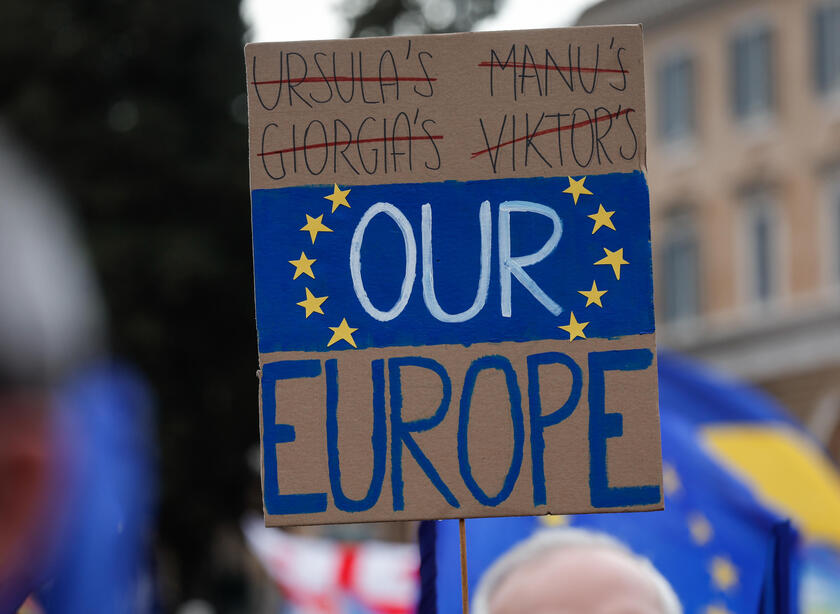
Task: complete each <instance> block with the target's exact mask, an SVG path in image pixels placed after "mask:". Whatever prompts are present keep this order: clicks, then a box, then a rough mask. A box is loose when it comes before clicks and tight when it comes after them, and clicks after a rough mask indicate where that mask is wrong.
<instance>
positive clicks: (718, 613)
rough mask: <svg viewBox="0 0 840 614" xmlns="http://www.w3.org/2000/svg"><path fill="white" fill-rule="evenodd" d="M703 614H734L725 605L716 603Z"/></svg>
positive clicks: (707, 607)
mask: <svg viewBox="0 0 840 614" xmlns="http://www.w3.org/2000/svg"><path fill="white" fill-rule="evenodd" d="M703 614H732V612H730V611H729V610H728V609H727V608H726V606H725V605H723V604H721V603H716V604H713V605H709V606H706V609H705V610H703Z"/></svg>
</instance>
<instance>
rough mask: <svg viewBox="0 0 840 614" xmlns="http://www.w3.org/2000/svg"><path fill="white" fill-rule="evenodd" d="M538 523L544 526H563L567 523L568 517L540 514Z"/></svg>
mask: <svg viewBox="0 0 840 614" xmlns="http://www.w3.org/2000/svg"><path fill="white" fill-rule="evenodd" d="M540 523H542V524H543V525H544V526H546V527H565V526H567V525H568V524H569V517H568V516H559V515H557V514H546V515H545V516H540Z"/></svg>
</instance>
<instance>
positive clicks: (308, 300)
mask: <svg viewBox="0 0 840 614" xmlns="http://www.w3.org/2000/svg"><path fill="white" fill-rule="evenodd" d="M349 194H350V189H349V188H348V189H346V190H342V189H341V188H339V187H338V185H337V184H333V193H332V194H328V195H327V196H324V198H325V199H327V200H328V201H330V202H331V203H332V210H331V211H330V214H333V213H335V212H336V210H337V209H338V208H339V207H347V208H348V209H349V208H350V203H349V202H347V196H348V195H349ZM305 215H306V224H304V225H303V227H302V228H301V229H300V230H301V232H306V233H309V239H310V241H311V244H312V245H315V241H316V240H317V239H318V235H319V234H320V233H327V232H332V231H333V230H332V228H330V227H329V226H327V225H326V224H325V223H324V215H325V214H324V213H322V214H321V215H319V216H318V217H312V216H311V215H309V214H308V213H306V214H305ZM317 261H318V259H317V258H310V257H309V256H307V255H306V252H305V251H303V250H301V252H300V257H299V258H297V259H296V260H289V264H291V265H292V266H293V267H295V271H294V273H293V274H292V281H294V280H295V279H297V278H298V277H300V276H301V275H305V276H307V277H310V278H312V279H315V278H316V277H315V270H314V269H313V265H314V264H315V263H316V262H317ZM303 290H304V299H303V300H302V301H300V302H298V303H295V304H296V305H298V306H300V307H303V310H304V314H303V317H304V318H309V316H311V315H312V314H315V313H317V314H320V315H325V314H324V309H323V304H324V302H325V301H326V300H327V299H328V298H329V296H315V295H314V294H313V293H312V291H311V290H310V289H309V287H308V286H304V288H303ZM327 328H328V329H330V330H331V331H332V336H331V337H330V339H329V341H327V347H330V346H332V345H333V344H335V343H338V342H339V341H344V342H346V343H348V344H349V345H351V346H353V347H357V346H356V341H355V340H354V339H353V333H355V332H356V331H357V330H359V329H358V328H353V327H352V326H350V325H349V324H348V323H347V318H343V317H342V318H341V322H340V323H339V324H338V326H328V327H327Z"/></svg>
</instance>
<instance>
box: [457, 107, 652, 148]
mask: <svg viewBox="0 0 840 614" xmlns="http://www.w3.org/2000/svg"><path fill="white" fill-rule="evenodd" d="M635 110H636V109H624V110H622V111H618V112H616V113H613V114H611V115H602V116H601V117H596V118H595V119H587V120H584V121H580V122H577V123H576V124H566V125H565V126H558V127H557V128H548V129H546V130H540V131H539V132H534V133H533V134H526V135H525V136H520V137H518V138H515V139H511V140H510V141H505V142H504V143H499V144H498V145H493V147H488V148H487V149H482V150H481V151H475V152H473V153H472V154H471V155H470V158H477V157H478V156H480V155H481V154H486V153H490V152H491V151H494V150H496V149H501V148H502V147H506V146H508V145H512V144H513V143H518V142H519V141H524V140H526V139H534V138H536V137H538V136H544V135H546V134H554V133H555V132H562V131H563V130H571V129H572V128H583V127H584V126H588V125H589V124H594V123H595V122H602V121H604V120H607V119H615V118H617V117H621V116H622V115H624V114H625V113H630V112H631V111H634V112H635Z"/></svg>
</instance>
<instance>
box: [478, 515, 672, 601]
mask: <svg viewBox="0 0 840 614" xmlns="http://www.w3.org/2000/svg"><path fill="white" fill-rule="evenodd" d="M681 611H682V610H681V607H680V605H679V601H678V600H677V598H676V595H675V594H674V592H673V589H671V587H670V585H669V584H668V582H667V580H665V578H663V577H662V575H661V574H659V572H658V571H656V569H655V568H654V567H653V565H651V564H650V562H649V561H647V559H643V558H641V557H638V556H636V555H635V554H634V553H632V552H631V551H630V550H629V549H627V548H626V547H624V546H623V545H622V544H621V543H619V542H617V541H616V540H614V539H612V538H610V537H608V536H606V535H602V534H599V533H592V532H589V531H582V530H580V529H557V530H551V531H544V532H542V533H538V534H537V535H536V536H534V537H531V538H530V539H529V540H526V541H525V542H523V543H522V544H520V545H518V546H517V547H516V548H514V549H513V550H511V551H510V552H508V553H507V554H505V555H504V556H503V557H501V558H500V559H499V560H498V561H497V562H496V563H495V564H494V565H493V566H492V567H491V568H490V569H489V570H488V571H487V573H486V574H485V576H484V578H482V582H481V584H480V585H479V589H478V592H477V594H476V596H475V599H474V601H473V614H523V613H527V614H681Z"/></svg>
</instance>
